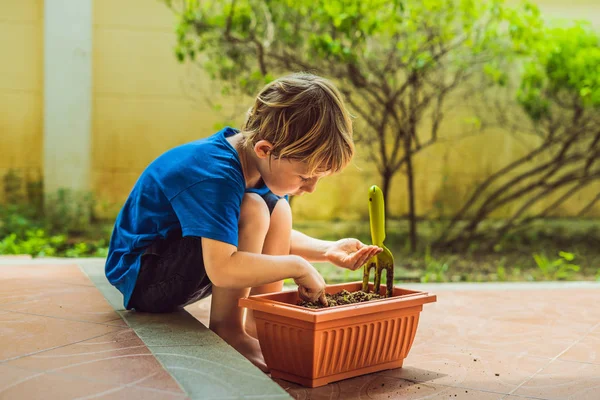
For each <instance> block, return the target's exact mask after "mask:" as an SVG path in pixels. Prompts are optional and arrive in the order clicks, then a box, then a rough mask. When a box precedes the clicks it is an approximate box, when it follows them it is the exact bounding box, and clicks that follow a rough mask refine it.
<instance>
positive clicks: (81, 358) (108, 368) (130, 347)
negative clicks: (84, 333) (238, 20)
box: [6, 329, 182, 393]
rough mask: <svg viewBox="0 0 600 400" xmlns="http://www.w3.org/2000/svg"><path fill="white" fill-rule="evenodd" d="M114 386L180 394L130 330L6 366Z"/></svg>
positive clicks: (20, 359)
mask: <svg viewBox="0 0 600 400" xmlns="http://www.w3.org/2000/svg"><path fill="white" fill-rule="evenodd" d="M6 365H7V366H9V367H18V368H24V369H30V370H36V371H47V372H52V373H61V374H66V375H69V376H73V377H78V378H86V379H90V380H96V381H99V382H104V383H108V384H115V385H135V386H139V387H141V388H151V389H158V390H163V391H170V392H176V393H182V391H181V389H180V388H179V386H178V385H177V383H176V382H175V381H174V380H173V378H171V376H170V375H169V374H168V373H166V371H165V370H164V369H163V367H162V366H161V365H160V364H159V362H158V361H157V360H156V359H155V358H154V356H153V355H152V354H151V353H150V351H149V350H148V348H147V347H146V346H145V345H144V343H143V342H142V341H141V340H140V339H139V338H138V337H137V335H136V334H135V332H133V330H131V329H124V330H121V331H118V332H112V333H109V334H106V335H103V336H101V337H97V338H94V339H91V340H87V341H83V342H79V343H75V344H72V345H69V346H64V347H61V348H58V349H54V350H49V351H45V352H43V353H40V354H34V355H31V356H28V357H22V358H19V359H16V360H13V361H10V362H7V363H6Z"/></svg>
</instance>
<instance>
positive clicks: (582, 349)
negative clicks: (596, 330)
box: [559, 334, 600, 365]
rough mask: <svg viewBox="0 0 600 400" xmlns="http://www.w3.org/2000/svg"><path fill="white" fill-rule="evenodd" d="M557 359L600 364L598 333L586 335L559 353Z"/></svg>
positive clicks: (599, 336) (599, 338)
mask: <svg viewBox="0 0 600 400" xmlns="http://www.w3.org/2000/svg"><path fill="white" fill-rule="evenodd" d="M559 359H560V360H563V361H579V362H587V363H593V364H598V365H600V334H590V335H588V336H587V337H585V338H584V339H582V340H581V342H579V343H577V344H576V345H575V346H573V347H571V348H570V349H569V350H568V351H567V352H566V353H564V354H563V355H561V356H560V357H559Z"/></svg>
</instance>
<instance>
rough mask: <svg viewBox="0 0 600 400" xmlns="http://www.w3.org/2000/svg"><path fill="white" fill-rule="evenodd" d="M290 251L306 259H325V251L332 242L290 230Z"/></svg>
mask: <svg viewBox="0 0 600 400" xmlns="http://www.w3.org/2000/svg"><path fill="white" fill-rule="evenodd" d="M291 239H292V240H291V242H292V243H291V245H290V253H291V254H294V255H297V256H300V257H302V258H304V259H305V260H308V261H313V262H322V261H327V257H326V255H325V254H326V253H327V251H328V250H329V248H330V247H331V246H332V245H333V243H334V242H330V241H327V240H319V239H315V238H312V237H310V236H308V235H305V234H304V233H302V232H298V231H295V230H292V238H291Z"/></svg>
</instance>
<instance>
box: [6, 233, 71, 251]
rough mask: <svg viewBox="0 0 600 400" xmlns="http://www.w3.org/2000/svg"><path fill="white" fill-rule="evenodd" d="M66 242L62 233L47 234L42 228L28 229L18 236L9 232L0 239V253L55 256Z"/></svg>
mask: <svg viewBox="0 0 600 400" xmlns="http://www.w3.org/2000/svg"><path fill="white" fill-rule="evenodd" d="M65 242H66V237H65V236H64V235H56V236H47V235H46V232H44V231H43V230H42V229H37V230H28V231H27V232H25V237H24V238H20V237H18V236H17V234H15V233H11V234H10V235H8V236H7V237H5V238H4V239H2V241H0V254H31V255H32V256H36V257H43V256H55V255H57V250H58V249H59V248H60V247H63V246H64V245H65Z"/></svg>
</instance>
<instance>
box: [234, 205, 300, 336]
mask: <svg viewBox="0 0 600 400" xmlns="http://www.w3.org/2000/svg"><path fill="white" fill-rule="evenodd" d="M291 234H292V210H291V208H290V205H289V203H288V202H287V201H286V200H285V199H281V200H279V201H278V202H277V204H276V205H275V208H274V209H273V213H272V214H271V222H270V224H269V230H268V232H267V237H266V239H265V243H264V246H263V249H262V252H263V254H272V255H283V254H289V252H290V244H291V243H290V240H291ZM282 290H283V281H279V282H274V283H269V284H267V285H263V286H258V287H255V288H252V290H251V291H250V294H251V295H254V294H264V293H272V292H281V291H282ZM245 326H246V332H247V333H248V334H249V335H250V336H252V337H257V336H256V322H255V321H254V316H253V315H252V310H248V311H247V314H246V325H245Z"/></svg>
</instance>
